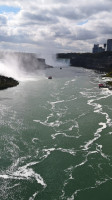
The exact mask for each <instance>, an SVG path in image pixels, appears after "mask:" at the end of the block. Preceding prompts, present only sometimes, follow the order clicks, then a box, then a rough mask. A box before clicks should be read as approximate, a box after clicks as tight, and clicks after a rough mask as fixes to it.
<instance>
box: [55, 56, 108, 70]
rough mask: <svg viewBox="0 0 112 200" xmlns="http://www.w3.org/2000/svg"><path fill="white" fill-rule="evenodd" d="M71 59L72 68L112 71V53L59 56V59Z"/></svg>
mask: <svg viewBox="0 0 112 200" xmlns="http://www.w3.org/2000/svg"><path fill="white" fill-rule="evenodd" d="M65 57H66V58H68V59H70V65H71V66H77V67H84V68H88V69H95V70H101V71H112V52H102V53H95V54H93V53H81V54H80V53H68V54H59V58H64V59H65Z"/></svg>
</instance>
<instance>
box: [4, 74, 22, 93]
mask: <svg viewBox="0 0 112 200" xmlns="http://www.w3.org/2000/svg"><path fill="white" fill-rule="evenodd" d="M18 84H19V82H18V81H16V80H15V79H13V78H11V77H6V76H2V75H0V90H4V89H7V88H10V87H14V86H17V85H18Z"/></svg>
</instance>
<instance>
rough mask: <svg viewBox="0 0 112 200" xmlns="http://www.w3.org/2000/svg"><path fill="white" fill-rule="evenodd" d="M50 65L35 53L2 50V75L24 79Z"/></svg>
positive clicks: (0, 55) (0, 71)
mask: <svg viewBox="0 0 112 200" xmlns="http://www.w3.org/2000/svg"><path fill="white" fill-rule="evenodd" d="M48 67H50V66H49V65H47V64H46V63H45V59H42V58H37V56H36V54H33V53H15V52H0V75H4V76H7V77H12V78H15V79H17V80H23V79H24V78H28V77H29V76H31V75H35V73H37V74H38V69H39V70H43V69H46V68H48Z"/></svg>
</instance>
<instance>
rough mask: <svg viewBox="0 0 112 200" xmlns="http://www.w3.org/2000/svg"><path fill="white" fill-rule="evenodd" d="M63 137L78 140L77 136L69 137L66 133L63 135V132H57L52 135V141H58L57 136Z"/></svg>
mask: <svg viewBox="0 0 112 200" xmlns="http://www.w3.org/2000/svg"><path fill="white" fill-rule="evenodd" d="M59 135H62V136H64V137H68V138H76V137H77V136H74V135H67V134H66V133H62V132H57V133H54V134H52V135H51V137H52V139H56V137H57V136H59Z"/></svg>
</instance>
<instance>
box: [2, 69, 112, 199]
mask: <svg viewBox="0 0 112 200" xmlns="http://www.w3.org/2000/svg"><path fill="white" fill-rule="evenodd" d="M49 75H51V76H53V79H52V80H49V79H48V78H47V76H49ZM99 82H101V77H100V75H99V74H97V73H95V72H94V71H91V70H86V69H82V68H76V67H66V68H63V69H62V70H60V69H59V68H54V69H47V70H46V71H43V72H42V73H40V75H38V76H37V75H35V77H32V78H30V79H29V80H25V81H21V82H20V84H19V86H17V87H14V88H10V89H7V90H3V91H0V200H105V199H106V200H111V199H112V91H109V90H105V89H99V88H98V83H99Z"/></svg>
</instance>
